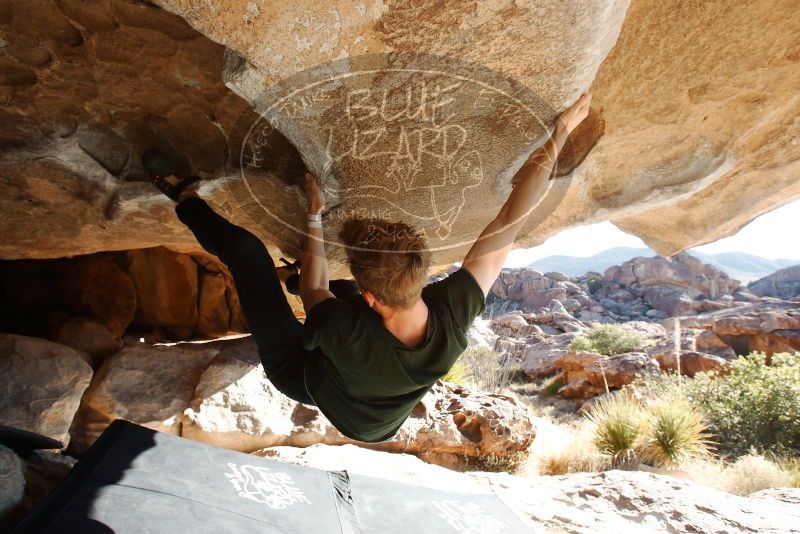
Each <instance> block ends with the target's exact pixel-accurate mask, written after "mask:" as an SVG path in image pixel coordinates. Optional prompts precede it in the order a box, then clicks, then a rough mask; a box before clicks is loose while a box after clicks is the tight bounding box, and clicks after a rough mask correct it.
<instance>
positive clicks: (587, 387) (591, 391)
mask: <svg viewBox="0 0 800 534" xmlns="http://www.w3.org/2000/svg"><path fill="white" fill-rule="evenodd" d="M604 391H605V389H604V388H602V387H598V386H595V385H594V384H592V383H591V382H590V381H589V380H588V379H586V378H579V379H577V380H572V381H570V382H569V383H567V384H565V385H564V386H562V387H561V388H559V390H558V394H559V395H561V396H562V397H564V398H566V399H588V398H591V397H594V396H595V395H599V394H601V393H602V392H604Z"/></svg>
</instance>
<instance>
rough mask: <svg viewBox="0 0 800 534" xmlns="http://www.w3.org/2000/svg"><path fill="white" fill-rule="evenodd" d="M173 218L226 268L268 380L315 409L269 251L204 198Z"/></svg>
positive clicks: (347, 287)
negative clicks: (186, 228)
mask: <svg viewBox="0 0 800 534" xmlns="http://www.w3.org/2000/svg"><path fill="white" fill-rule="evenodd" d="M175 213H177V215H178V218H179V219H180V220H181V222H183V224H185V225H186V226H188V227H189V229H190V230H191V231H192V233H193V234H194V235H195V237H196V238H197V241H198V242H199V243H200V245H201V246H202V247H203V248H204V249H205V250H207V251H208V252H210V253H211V254H214V255H215V256H217V257H218V258H219V259H220V260H221V261H222V262H223V263H224V264H225V265H227V266H228V269H229V270H230V272H231V275H232V276H233V282H234V285H235V286H236V292H237V293H238V295H239V301H240V302H241V305H242V312H243V313H244V317H245V319H246V320H247V325H248V326H249V327H250V332H251V333H252V335H253V338H254V339H255V341H256V344H257V345H258V353H259V356H260V358H261V363H262V364H263V366H264V371H265V372H266V374H267V378H269V380H270V381H271V382H272V384H273V385H274V386H275V387H276V388H278V390H279V391H280V392H281V393H283V394H284V395H286V396H287V397H289V398H291V399H294V400H296V401H297V402H301V403H303V404H314V401H313V400H312V399H311V397H310V396H309V395H308V392H307V391H306V387H305V382H304V380H303V369H304V367H305V362H306V359H307V358H308V355H309V353H308V351H306V350H305V349H304V348H303V347H302V345H301V337H302V332H303V324H302V323H301V322H300V321H298V320H297V318H296V317H295V316H294V313H293V312H292V308H291V307H290V306H289V302H288V301H287V300H286V295H285V294H284V292H283V289H281V283H280V280H278V273H277V271H276V270H275V263H274V262H273V261H272V258H271V257H270V255H269V252H267V247H266V246H264V243H262V242H261V240H260V239H258V238H257V237H256V236H255V235H253V234H252V233H250V232H248V231H247V230H245V229H244V228H242V227H240V226H236V225H234V224H231V223H230V222H228V221H227V220H225V219H224V218H223V217H221V216H220V215H218V214H217V213H215V212H214V210H212V209H211V207H210V206H209V205H208V204H206V202H205V201H204V200H202V199H201V198H198V197H189V198H187V199H185V200H182V201H181V202H180V203H178V205H177V206H175ZM330 287H331V292H333V293H334V294H335V295H336V296H337V297H340V298H341V297H344V296H346V295H350V294H353V293H357V292H358V286H357V285H356V284H355V282H352V281H350V280H334V281H331V285H330Z"/></svg>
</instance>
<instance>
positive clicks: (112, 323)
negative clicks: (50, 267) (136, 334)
mask: <svg viewBox="0 0 800 534" xmlns="http://www.w3.org/2000/svg"><path fill="white" fill-rule="evenodd" d="M62 276H63V278H62V280H60V282H59V285H60V287H59V290H58V292H59V293H60V294H61V297H60V299H59V300H60V302H61V303H63V304H64V305H65V306H67V309H68V310H70V311H73V312H75V313H77V314H80V313H82V312H83V313H88V314H90V315H91V316H92V317H94V318H97V319H99V320H101V321H102V322H103V323H104V324H105V325H106V326H107V327H108V329H109V330H110V331H111V333H112V334H113V335H114V337H116V338H120V337H121V336H122V334H123V332H125V329H126V328H127V327H128V325H129V324H130V323H131V322H132V321H133V317H134V313H135V310H136V304H137V302H136V288H135V286H134V284H133V280H132V279H131V277H130V276H129V275H128V274H127V273H126V272H125V271H123V270H122V269H121V268H120V267H119V265H117V263H115V261H114V259H113V258H112V257H110V256H109V255H104V254H100V255H91V256H80V257H78V258H74V259H72V260H70V261H69V262H68V264H67V266H66V272H65V273H63V274H62Z"/></svg>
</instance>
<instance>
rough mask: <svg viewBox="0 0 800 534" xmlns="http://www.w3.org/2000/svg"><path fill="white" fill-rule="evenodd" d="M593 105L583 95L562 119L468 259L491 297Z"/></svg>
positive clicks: (468, 266) (528, 163)
mask: <svg viewBox="0 0 800 534" xmlns="http://www.w3.org/2000/svg"><path fill="white" fill-rule="evenodd" d="M590 102H591V95H588V94H587V95H583V96H581V97H580V98H579V99H578V100H577V101H576V102H575V103H574V104H573V105H572V106H571V107H570V108H569V109H567V110H566V111H565V112H564V113H562V114H561V115H560V116H559V118H558V119H557V120H556V128H555V131H554V132H553V135H552V136H551V137H550V139H548V140H547V142H546V143H545V144H544V145H542V146H541V147H540V148H538V149H537V150H536V151H535V152H534V153H533V154H531V156H530V157H529V158H528V161H526V162H525V164H524V165H523V166H522V168H521V169H520V170H519V173H518V176H520V179H519V181H518V182H517V184H516V185H515V186H514V190H513V191H512V192H511V194H510V195H509V197H508V199H507V200H506V202H505V204H503V207H502V208H501V209H500V212H499V213H498V214H497V216H496V217H495V218H494V220H492V222H490V223H489V225H488V226H487V227H486V228H485V229H484V230H483V232H481V235H480V236H479V237H478V239H477V240H476V241H475V244H474V245H472V248H471V249H470V251H469V252H468V253H467V256H466V257H465V258H464V268H465V269H467V270H468V271H469V272H470V273H471V274H472V276H474V277H475V280H476V281H477V282H478V285H480V286H481V289H482V290H483V294H484V295H488V294H489V290H490V289H491V287H492V284H493V283H494V281H495V280H496V279H497V275H499V274H500V270H501V269H502V268H503V264H505V262H506V259H507V258H508V254H509V253H510V252H511V247H512V246H513V245H514V241H515V240H516V238H517V234H518V233H519V231H520V230H521V229H522V227H523V225H524V224H525V221H526V220H527V219H528V216H529V215H530V214H531V213H532V212H533V210H534V208H536V206H537V205H538V204H539V202H541V200H542V199H543V198H544V196H545V194H546V193H547V190H548V189H549V188H550V174H551V173H552V172H553V166H554V165H555V162H556V159H557V158H558V153H559V152H560V151H561V148H562V147H563V146H564V142H565V141H566V140H567V137H568V136H569V134H570V133H571V132H572V131H573V130H574V129H575V128H576V127H577V126H578V124H580V123H581V122H582V121H583V119H585V118H586V115H587V114H588V111H589V103H590Z"/></svg>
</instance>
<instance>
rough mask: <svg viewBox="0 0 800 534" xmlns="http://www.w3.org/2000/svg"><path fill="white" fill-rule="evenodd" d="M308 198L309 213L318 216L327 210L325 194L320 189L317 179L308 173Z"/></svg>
mask: <svg viewBox="0 0 800 534" xmlns="http://www.w3.org/2000/svg"><path fill="white" fill-rule="evenodd" d="M305 190H306V198H307V199H308V213H312V214H314V215H318V214H320V213H322V211H323V210H324V209H325V194H324V193H323V192H322V189H321V188H320V187H319V182H318V181H317V177H316V176H314V175H313V174H311V173H310V172H308V171H306V186H305Z"/></svg>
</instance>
